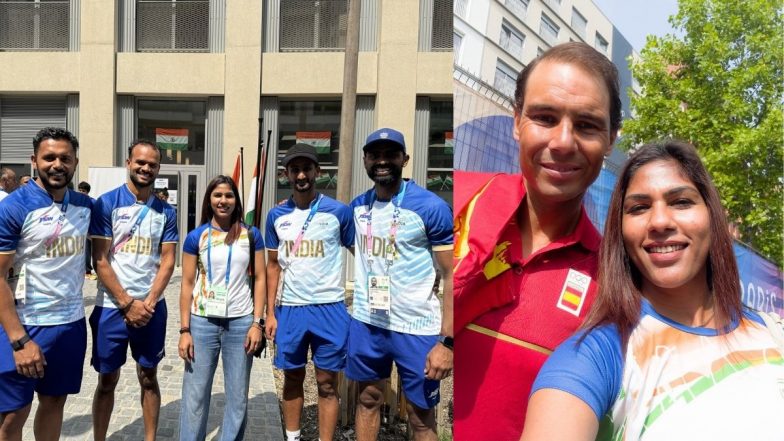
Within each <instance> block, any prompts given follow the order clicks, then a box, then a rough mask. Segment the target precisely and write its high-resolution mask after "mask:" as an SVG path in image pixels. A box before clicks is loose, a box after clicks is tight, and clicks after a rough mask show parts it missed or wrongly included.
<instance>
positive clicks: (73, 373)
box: [0, 318, 87, 413]
mask: <svg viewBox="0 0 784 441" xmlns="http://www.w3.org/2000/svg"><path fill="white" fill-rule="evenodd" d="M24 328H25V330H26V331H27V334H28V335H30V337H31V338H32V339H33V341H34V342H35V343H36V344H37V345H38V346H40V347H41V351H43V354H44V359H45V360H46V366H44V377H43V378H28V377H25V376H24V375H20V374H18V373H17V372H16V365H15V363H14V355H13V349H11V345H10V344H8V341H9V340H8V336H7V335H6V333H5V331H4V330H3V328H2V327H0V413H3V412H13V411H15V410H19V409H21V408H23V407H25V406H27V405H28V404H30V403H32V402H33V395H34V394H33V392H38V393H40V394H42V395H50V396H61V395H67V394H77V393H79V390H80V389H81V387H82V368H83V366H84V355H85V352H87V324H86V323H85V320H84V318H82V319H79V320H77V321H75V322H71V323H66V324H63V325H53V326H25V327H24Z"/></svg>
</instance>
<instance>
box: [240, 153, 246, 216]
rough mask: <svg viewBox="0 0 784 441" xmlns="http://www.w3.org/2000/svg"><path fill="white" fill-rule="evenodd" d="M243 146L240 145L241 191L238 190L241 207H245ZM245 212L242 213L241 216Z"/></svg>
mask: <svg viewBox="0 0 784 441" xmlns="http://www.w3.org/2000/svg"><path fill="white" fill-rule="evenodd" d="M243 150H244V148H243V147H240V186H241V188H242V191H241V192H240V203H241V204H242V206H243V207H247V205H246V204H245V201H246V200H247V199H246V198H245V153H244V152H243ZM244 216H245V214H244V213H243V217H244Z"/></svg>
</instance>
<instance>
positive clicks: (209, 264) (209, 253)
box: [207, 221, 253, 289]
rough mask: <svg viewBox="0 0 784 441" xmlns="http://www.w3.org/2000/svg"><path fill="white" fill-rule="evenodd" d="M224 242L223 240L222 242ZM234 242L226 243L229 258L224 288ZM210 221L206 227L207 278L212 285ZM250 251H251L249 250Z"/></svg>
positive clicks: (229, 270)
mask: <svg viewBox="0 0 784 441" xmlns="http://www.w3.org/2000/svg"><path fill="white" fill-rule="evenodd" d="M224 243H225V242H224ZM233 245H234V244H232V245H226V246H228V247H229V259H228V260H227V261H226V288H227V289H228V287H229V275H230V274H231V251H232V250H233V249H234V246H233ZM211 250H212V221H210V223H209V224H208V227H207V280H208V281H209V282H210V285H212V253H211ZM251 252H253V251H252V250H251Z"/></svg>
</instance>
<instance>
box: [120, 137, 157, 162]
mask: <svg viewBox="0 0 784 441" xmlns="http://www.w3.org/2000/svg"><path fill="white" fill-rule="evenodd" d="M137 145H146V146H149V147H152V149H153V150H155V151H156V152H158V159H161V148H160V147H158V144H156V143H155V141H150V140H149V139H146V138H137V139H134V140H133V141H131V145H129V146H128V157H129V158H130V157H131V156H133V148H134V147H136V146H137Z"/></svg>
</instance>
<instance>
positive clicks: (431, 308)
mask: <svg viewBox="0 0 784 441" xmlns="http://www.w3.org/2000/svg"><path fill="white" fill-rule="evenodd" d="M405 182H406V185H405V193H404V194H403V199H402V203H399V199H400V194H398V195H397V196H395V197H393V198H392V200H391V201H380V200H378V199H377V198H376V196H375V190H373V189H371V190H368V191H367V192H365V193H363V194H361V195H360V196H358V197H357V198H356V199H354V200H353V201H352V202H351V210H352V212H353V214H354V228H355V229H356V248H355V251H354V261H355V266H354V268H355V272H354V281H355V282H354V305H353V317H354V318H355V319H357V320H359V321H361V322H364V323H368V324H370V325H373V326H377V327H379V328H383V329H389V330H392V331H396V332H405V333H408V334H416V335H435V334H438V333H439V332H440V331H441V306H440V303H439V301H438V298H437V297H436V296H435V295H433V282H435V277H436V272H435V268H434V267H433V256H432V252H433V251H444V250H450V249H452V247H453V236H452V230H453V225H454V222H453V220H452V210H451V209H450V208H449V205H447V204H446V202H444V200H443V199H441V198H439V197H438V196H436V195H435V194H434V193H431V192H430V191H427V190H425V189H424V188H422V187H420V186H418V185H417V184H416V183H415V182H414V181H405ZM401 188H402V185H401ZM371 203H372V213H371V206H370V204H371ZM396 205H400V206H399V213H400V215H399V216H400V218H399V220H398V225H399V226H398V227H397V232H396V234H395V239H394V242H395V245H394V247H396V249H397V251H396V252H395V253H391V250H393V245H392V243H391V241H390V230H391V227H392V220H393V215H394V212H395V206H396ZM368 219H371V234H370V236H371V240H372V248H371V249H370V250H368V245H367V243H368V239H367V237H368V235H367V233H368V231H367V230H368ZM393 256H394V257H393ZM388 259H393V260H392V264H391V265H389V266H388V265H387V260H388ZM368 260H370V261H371V262H372V263H369V262H368ZM370 273H372V274H373V275H382V276H389V277H390V279H391V286H390V296H391V311H390V314H389V316H388V317H382V316H379V315H376V314H371V313H370V304H369V301H368V292H367V290H368V283H367V281H368V274H370Z"/></svg>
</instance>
